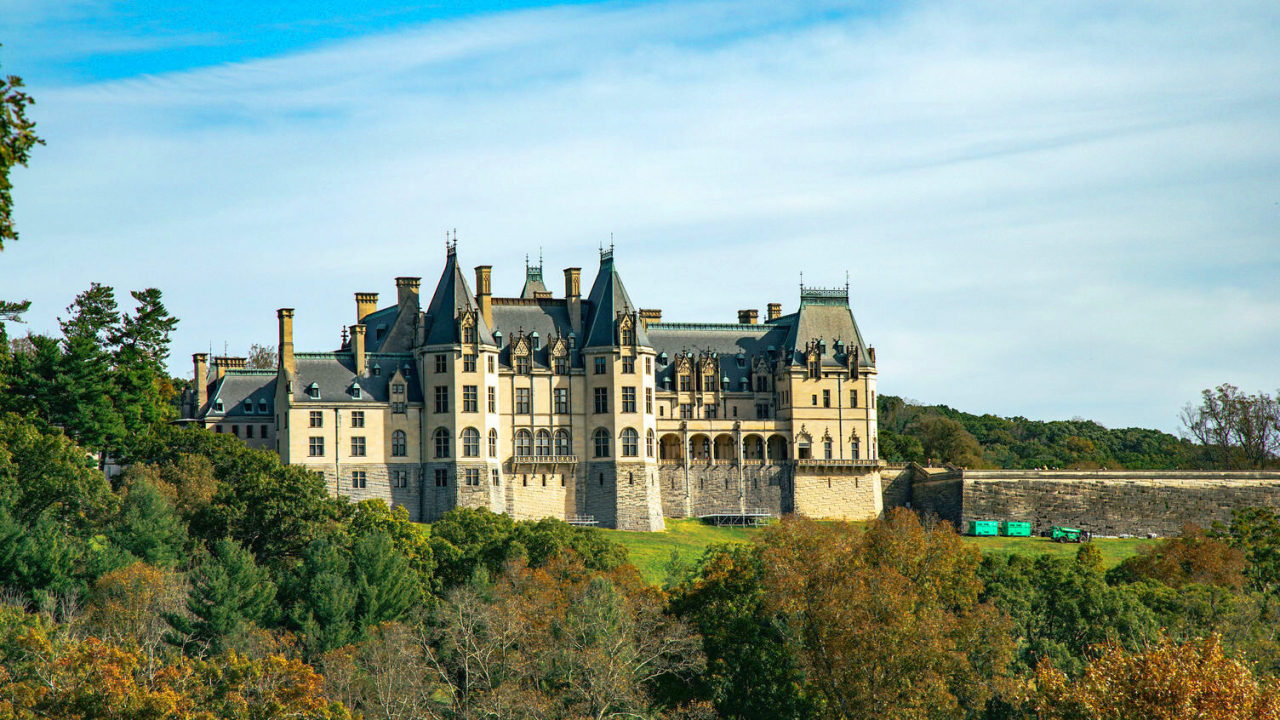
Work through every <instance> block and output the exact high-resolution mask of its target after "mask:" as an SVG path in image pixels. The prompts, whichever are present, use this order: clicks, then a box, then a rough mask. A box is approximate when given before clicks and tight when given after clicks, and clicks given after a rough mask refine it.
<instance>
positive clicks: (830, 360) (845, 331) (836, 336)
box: [775, 288, 874, 367]
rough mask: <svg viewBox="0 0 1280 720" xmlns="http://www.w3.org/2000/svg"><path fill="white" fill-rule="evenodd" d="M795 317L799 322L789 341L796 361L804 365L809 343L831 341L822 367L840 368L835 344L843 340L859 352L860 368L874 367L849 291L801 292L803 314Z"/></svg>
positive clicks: (792, 355)
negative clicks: (819, 340)
mask: <svg viewBox="0 0 1280 720" xmlns="http://www.w3.org/2000/svg"><path fill="white" fill-rule="evenodd" d="M795 317H796V318H797V319H796V320H795V321H794V322H793V323H792V326H791V332H790V333H788V334H787V339H786V347H787V349H788V350H790V352H791V359H792V361H794V362H799V363H803V362H804V358H803V357H802V354H803V353H804V345H805V343H807V342H809V341H811V340H818V339H822V340H826V341H827V351H826V352H825V353H823V356H822V364H824V365H840V364H842V363H840V362H839V361H838V360H836V357H835V342H836V341H837V340H840V341H843V342H844V344H845V347H846V348H850V347H854V346H856V347H857V348H858V365H859V367H874V365H873V364H872V362H871V356H870V353H868V352H867V346H866V343H865V342H863V340H862V333H861V332H860V331H859V330H858V323H857V322H856V321H855V320H854V319H853V311H851V310H850V309H849V295H848V289H845V290H843V291H839V290H821V289H817V288H808V289H805V288H801V289H800V310H799V311H798V312H797V313H796V314H795ZM780 320H782V318H779V321H780ZM775 322H778V321H775Z"/></svg>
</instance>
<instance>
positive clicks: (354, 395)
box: [351, 383, 364, 400]
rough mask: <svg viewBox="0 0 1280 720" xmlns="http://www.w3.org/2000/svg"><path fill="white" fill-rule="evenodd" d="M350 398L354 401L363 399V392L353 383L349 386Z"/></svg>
mask: <svg viewBox="0 0 1280 720" xmlns="http://www.w3.org/2000/svg"><path fill="white" fill-rule="evenodd" d="M351 397H352V398H354V399H356V400H359V399H361V398H362V397H364V394H363V391H362V390H361V389H360V386H359V385H356V384H355V383H352V384H351Z"/></svg>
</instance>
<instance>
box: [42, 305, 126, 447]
mask: <svg viewBox="0 0 1280 720" xmlns="http://www.w3.org/2000/svg"><path fill="white" fill-rule="evenodd" d="M67 312H68V313H70V314H71V315H70V317H69V318H68V319H66V320H60V321H59V323H60V324H61V327H62V335H63V342H62V356H61V357H60V358H59V359H58V366H57V371H56V375H55V378H56V380H55V385H56V387H58V388H59V389H60V391H61V392H60V393H59V397H58V402H57V404H56V405H55V406H54V407H53V408H52V411H53V412H52V417H51V418H50V420H51V421H52V422H53V423H54V424H57V425H61V426H62V427H63V428H65V429H66V431H67V434H69V435H71V436H72V437H73V438H75V439H76V440H77V441H78V442H79V443H80V444H81V445H84V446H85V447H87V448H90V449H92V450H97V451H99V452H105V451H107V450H109V449H111V448H112V447H114V446H115V444H116V442H117V441H118V440H119V438H120V436H121V434H122V433H123V431H124V425H123V423H122V422H121V420H120V416H119V414H118V413H117V412H116V407H115V404H114V402H113V400H112V398H114V397H115V396H116V387H115V383H114V381H113V378H112V360H111V352H110V348H109V345H108V343H109V342H110V339H111V338H112V337H113V335H114V334H115V333H116V332H118V328H117V326H118V325H119V323H120V312H119V310H118V309H117V307H116V299H115V291H114V290H112V289H111V288H109V287H106V286H103V285H99V284H98V283H93V284H92V285H91V286H90V287H89V289H88V290H86V291H84V292H82V293H80V294H79V295H77V296H76V299H75V302H73V303H72V304H71V305H70V307H68V308H67Z"/></svg>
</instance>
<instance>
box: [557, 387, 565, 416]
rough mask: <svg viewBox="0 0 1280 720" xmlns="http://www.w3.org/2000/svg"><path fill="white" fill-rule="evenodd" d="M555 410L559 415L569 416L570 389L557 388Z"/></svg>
mask: <svg viewBox="0 0 1280 720" xmlns="http://www.w3.org/2000/svg"><path fill="white" fill-rule="evenodd" d="M554 396H555V410H556V413H557V414H559V415H567V414H568V413H569V388H556V389H555V391H554Z"/></svg>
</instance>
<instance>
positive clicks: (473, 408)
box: [462, 385, 480, 412]
mask: <svg viewBox="0 0 1280 720" xmlns="http://www.w3.org/2000/svg"><path fill="white" fill-rule="evenodd" d="M462 412H480V389H479V388H478V387H476V386H475V385H463V386H462Z"/></svg>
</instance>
